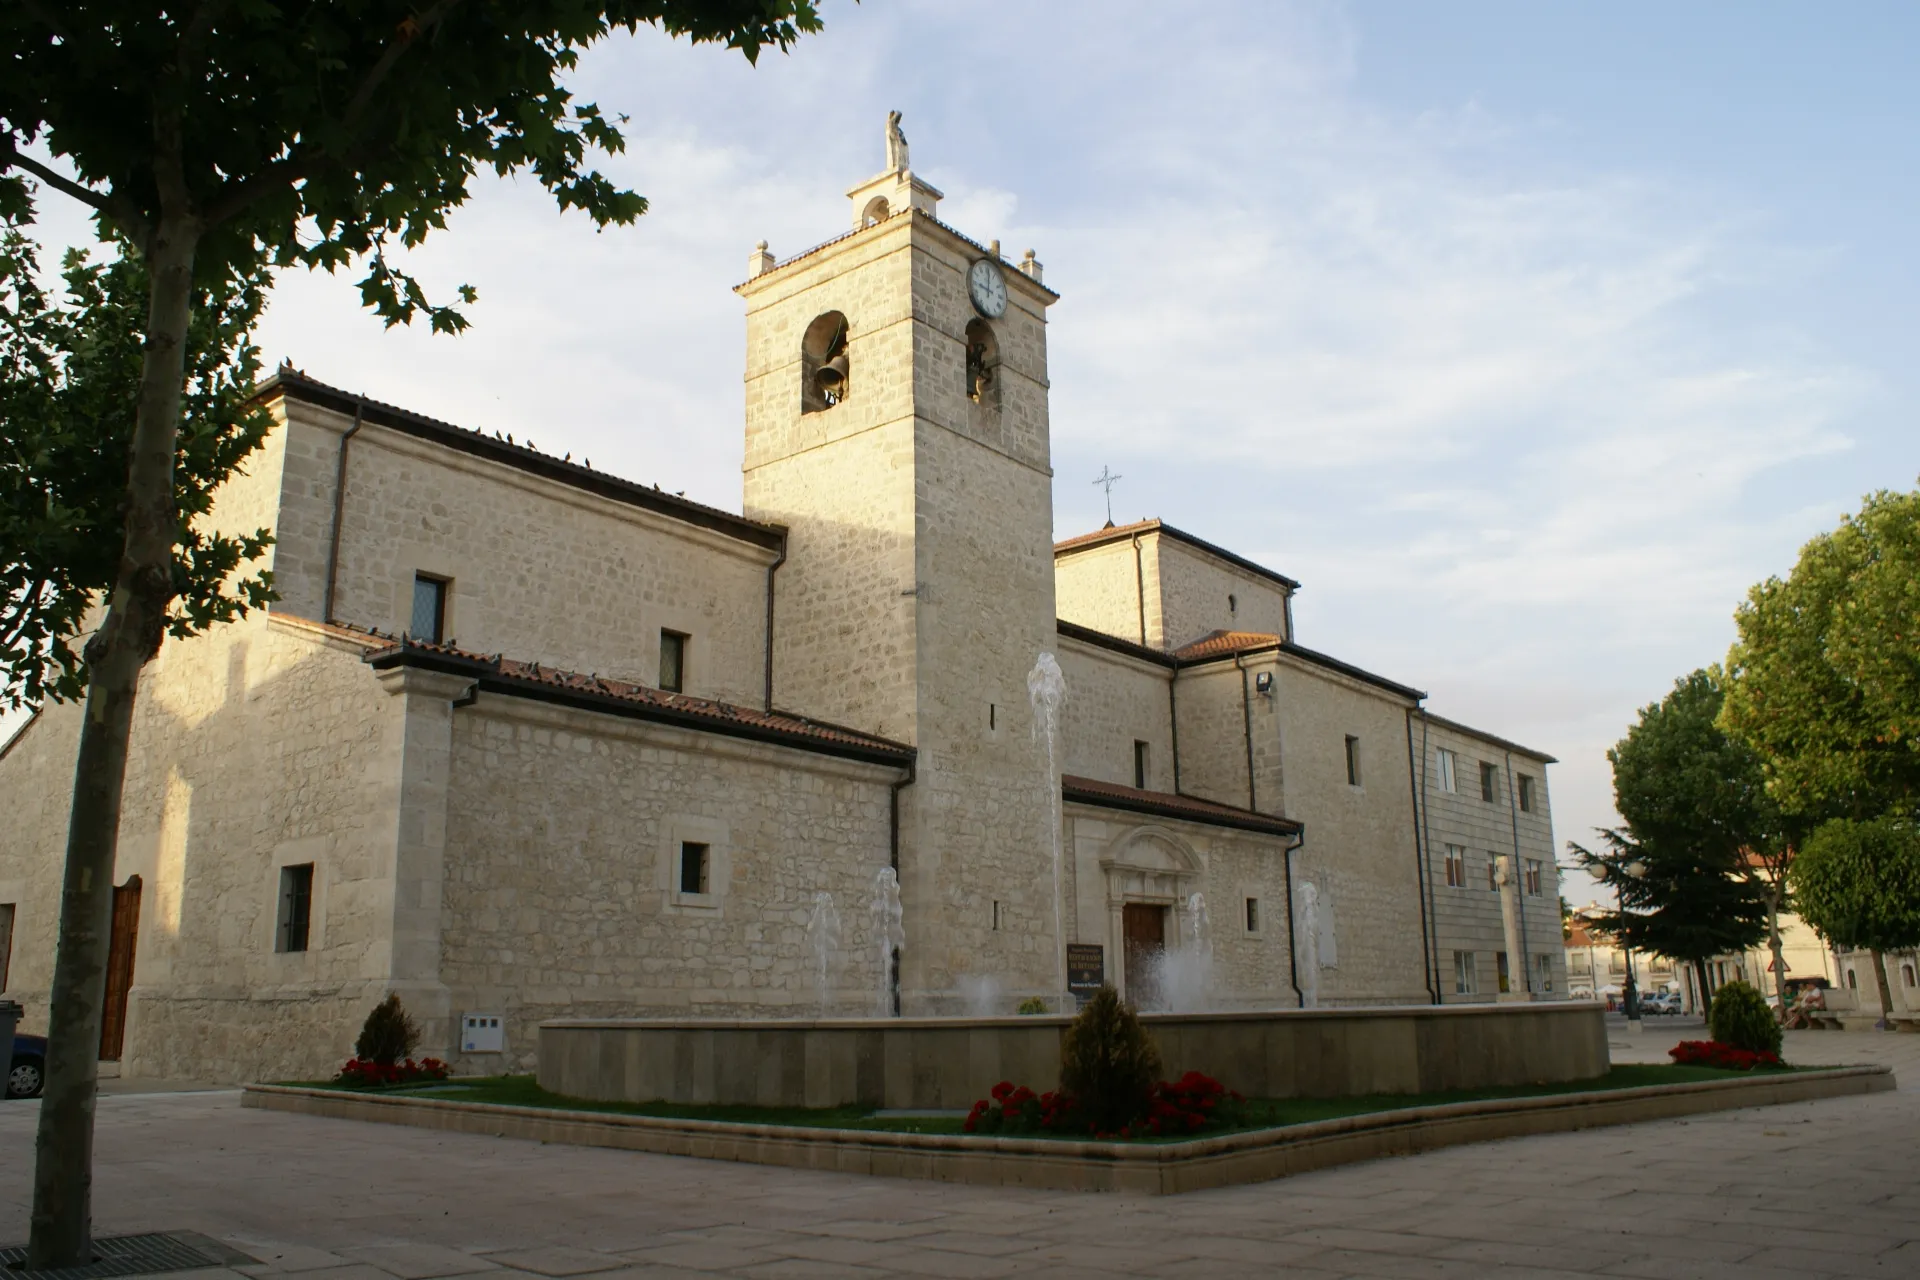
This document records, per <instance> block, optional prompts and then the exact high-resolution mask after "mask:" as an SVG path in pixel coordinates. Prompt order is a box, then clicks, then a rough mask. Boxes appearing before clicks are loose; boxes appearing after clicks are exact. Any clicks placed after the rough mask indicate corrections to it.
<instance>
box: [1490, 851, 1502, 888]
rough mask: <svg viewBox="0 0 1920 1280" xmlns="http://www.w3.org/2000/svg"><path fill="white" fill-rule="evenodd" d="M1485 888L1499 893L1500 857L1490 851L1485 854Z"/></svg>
mask: <svg viewBox="0 0 1920 1280" xmlns="http://www.w3.org/2000/svg"><path fill="white" fill-rule="evenodd" d="M1487 888H1488V889H1490V890H1492V891H1493V892H1494V893H1498V892H1500V855H1499V854H1497V853H1494V852H1492V851H1491V850H1489V851H1488V852H1487Z"/></svg>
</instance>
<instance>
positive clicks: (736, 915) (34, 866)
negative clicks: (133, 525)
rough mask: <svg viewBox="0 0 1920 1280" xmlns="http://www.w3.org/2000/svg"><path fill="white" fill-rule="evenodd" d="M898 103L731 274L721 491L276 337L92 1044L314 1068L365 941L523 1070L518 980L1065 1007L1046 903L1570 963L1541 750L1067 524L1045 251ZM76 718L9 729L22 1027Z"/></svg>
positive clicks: (1469, 961)
mask: <svg viewBox="0 0 1920 1280" xmlns="http://www.w3.org/2000/svg"><path fill="white" fill-rule="evenodd" d="M904 153H905V148H904V141H902V142H901V144H900V147H899V150H898V155H897V157H896V156H895V154H894V152H893V151H892V150H891V149H890V160H892V159H896V158H897V160H898V163H896V164H894V165H893V166H892V167H890V168H889V170H888V172H886V173H883V174H881V175H880V176H878V177H876V178H874V179H871V180H869V181H868V182H865V183H862V184H860V185H859V186H856V187H855V188H854V189H853V190H852V191H851V192H850V193H849V197H850V201H851V209H850V212H851V215H852V227H851V229H850V230H849V231H847V232H846V233H845V234H843V235H841V236H839V237H838V238H836V239H833V240H830V241H828V242H827V243H825V244H823V245H820V246H818V247H816V248H814V249H811V250H809V251H807V252H805V253H803V254H800V255H799V256H797V257H794V258H791V259H788V260H785V261H779V260H776V259H775V258H774V257H773V255H771V254H769V253H767V252H766V250H765V246H764V245H763V246H761V247H760V248H758V249H757V250H756V251H755V253H754V254H753V255H752V258H751V260H750V264H749V271H750V275H749V278H748V280H747V281H746V282H745V283H744V284H741V285H739V286H738V289H737V292H738V293H739V294H740V295H741V297H742V298H743V300H744V302H745V307H746V418H745V431H746V452H745V463H744V485H743V504H742V513H741V514H734V513H732V512H727V511H722V510H717V509H714V508H710V507H706V506H702V505H700V504H697V503H693V502H689V501H686V500H685V499H682V498H679V497H675V496H673V495H669V494H665V493H662V492H660V491H659V489H658V488H657V487H651V486H646V485H642V484H637V483H633V482H630V481H627V480H623V479H620V478H618V477H615V476H612V475H608V474H605V473H603V472H599V471H595V470H593V469H591V468H590V467H588V466H585V465H581V464H575V463H574V462H572V461H571V460H570V459H556V458H553V457H550V456H548V455H545V454H541V453H538V452H535V451H534V450H532V449H531V448H528V447H526V446H524V445H518V444H515V443H513V442H511V441H510V440H507V439H502V438H499V437H497V436H494V435H487V434H482V433H479V432H474V431H469V430H465V429H462V428H460V427H457V426H454V425H451V424H447V423H444V422H440V421H436V420H434V419H432V418H429V417H426V416H423V415H420V414H416V413H413V412H409V411H407V410H403V409H400V408H396V407H393V406H390V405H385V404H380V403H377V402H374V401H370V400H367V399H364V398H363V397H360V396H357V395H354V394H351V393H348V392H345V391H342V390H339V389H337V388H334V387H331V386H328V385H325V384H323V383H320V382H318V381H315V380H313V379H311V378H308V377H306V376H305V375H303V374H300V373H296V372H294V371H293V370H291V369H282V370H281V371H280V372H279V373H278V374H277V375H275V376H274V377H273V378H272V379H270V380H269V381H268V382H267V383H265V384H264V385H263V386H262V388H261V393H260V394H261V395H262V397H263V398H264V400H265V402H266V403H267V404H268V405H269V406H270V407H271V410H272V412H273V414H274V416H275V420H276V427H275V430H274V431H273V433H272V435H271V437H270V439H269V440H268V442H267V444H266V446H265V447H264V448H263V449H262V450H261V451H260V452H259V453H258V454H256V455H255V456H254V457H253V458H252V459H250V460H249V463H248V465H247V469H246V471H245V473H244V474H242V475H236V476H235V477H233V478H232V479H231V480H230V481H229V482H228V483H227V485H226V486H225V487H223V489H222V490H221V492H220V494H219V495H218V502H217V506H216V509H215V511H214V513H213V515H212V517H211V519H212V521H213V522H215V523H216V524H219V525H221V526H223V527H231V528H246V529H252V528H255V527H258V526H261V525H269V526H271V527H272V528H273V529H274V532H275V535H276V539H277V541H276V543H275V545H274V546H273V548H272V549H271V553H270V554H271V556H272V566H271V567H272V569H273V571H274V575H275V583H276V586H277V588H278V591H279V593H280V598H279V600H278V601H276V602H275V603H274V604H273V605H272V606H271V607H270V608H268V609H265V610H262V611H259V612H256V613H255V614H253V615H252V616H250V617H248V618H247V619H245V620H243V621H241V622H239V623H236V624H233V625H231V626H227V627H223V628H221V629H219V630H217V631H215V632H214V633H212V634H210V635H207V636H204V637H201V638H198V639H194V640H191V641H186V642H175V641H171V640H170V641H168V642H167V643H166V645H165V647H164V648H163V649H162V651H161V653H160V655H159V656H158V657H157V658H156V659H155V661H154V662H153V663H152V664H151V665H150V667H149V668H148V670H147V672H146V674H145V676H144V678H143V683H142V689H141V696H140V702H139V708H138V713H137V717H136V724H135V734H134V741H133V750H132V762H131V765H130V768H129V773H128V779H127V786H126V803H125V809H124V813H123V817H122V827H121V843H120V853H119V865H118V868H117V871H116V876H115V879H116V884H117V885H118V886H119V887H118V888H117V889H116V911H115V932H114V947H113V958H112V961H111V963H110V972H109V975H108V1019H107V1027H106V1030H105V1035H104V1037H103V1044H102V1056H103V1058H107V1059H112V1060H118V1061H119V1062H121V1064H122V1068H121V1069H122V1070H123V1071H124V1072H125V1073H127V1074H138V1075H149V1076H184V1077H195V1078H205V1079H242V1078H255V1079H258V1078H301V1077H305V1078H311V1077H313V1076H316V1075H321V1074H325V1073H327V1072H329V1071H331V1070H332V1069H333V1068H334V1067H336V1066H337V1065H338V1062H339V1061H340V1060H341V1059H342V1058H343V1057H344V1056H345V1054H346V1053H347V1052H348V1051H349V1049H350V1046H351V1042H352V1039H353V1036H354V1034H355V1032H356V1031H357V1029H358V1027H359V1024H360V1021H361V1019H362V1018H363V1017H364V1015H365V1012H366V1010H367V1009H368V1008H369V1007H370V1006H371V1005H372V1004H373V1003H374V1002H375V1001H377V1000H378V999H380V998H381V997H383V996H384V995H385V994H386V993H387V992H389V991H394V992H398V993H399V994H400V995H401V997H402V998H403V1000H404V1001H405V1002H406V1004H407V1006H408V1008H409V1009H410V1010H411V1011H412V1012H413V1013H414V1015H415V1017H416V1019H417V1020H418V1021H419V1022H420V1023H421V1025H422V1028H423V1031H424V1033H425V1041H424V1043H423V1045H422V1052H423V1053H432V1054H435V1055H436V1056H440V1057H443V1058H446V1059H448V1060H449V1061H451V1062H453V1063H454V1064H455V1065H456V1068H457V1069H463V1070H475V1071H499V1070H504V1069H524V1068H526V1067H527V1066H528V1065H530V1063H531V1061H532V1053H533V1050H534V1046H535V1040H536V1036H535V1028H536V1027H537V1025H538V1023H539V1022H541V1021H543V1020H546V1019H550V1018H556V1017H621V1016H644V1015H674V1016H729V1015H731V1016H753V1017H761V1016H765V1017H812V1016H819V1015H821V1014H823V1013H825V1014H829V1015H833V1016H861V1015H885V1014H892V1013H896V1012H901V1013H906V1014H922V1013H966V1012H976V1013H978V1012H1012V1010H1013V1008H1014V1006H1015V1004H1016V1003H1018V1002H1019V1001H1020V1000H1022V999H1023V998H1027V997H1032V996H1039V997H1041V998H1042V999H1043V1000H1046V1001H1047V1002H1049V1003H1050V1004H1051V1005H1053V1006H1054V1007H1060V1006H1061V1005H1063V1004H1064V1003H1065V1002H1066V1001H1067V999H1068V997H1067V994H1066V986H1067V978H1068V974H1067V958H1068V955H1069V953H1071V957H1072V960H1073V963H1074V975H1073V976H1074V978H1075V980H1076V981H1080V982H1084V981H1087V980H1091V979H1092V978H1096V977H1097V978H1104V979H1105V980H1108V981H1111V982H1114V983H1115V984H1116V985H1119V986H1120V987H1121V989H1122V990H1123V992H1125V993H1126V994H1127V995H1128V996H1129V997H1130V998H1132V999H1134V1000H1136V1001H1138V1002H1140V1003H1143V1004H1147V1005H1154V1004H1165V1003H1168V1002H1170V1001H1174V1000H1176V999H1187V1000H1191V999H1196V998H1198V999H1204V1000H1205V1001H1206V1002H1207V1003H1208V1004H1209V1005H1210V1006H1211V1007H1216V1008H1276V1007H1280V1008H1287V1007H1296V1006H1300V1005H1307V1004H1314V1003H1319V1004H1363V1003H1370V1004H1414V1003H1430V1002H1446V1001H1455V1000H1490V999H1494V998H1496V997H1497V996H1498V995H1500V994H1501V993H1502V992H1505V993H1506V994H1507V995H1508V996H1509V997H1510V998H1529V996H1530V997H1531V998H1536V999H1540V998H1556V997H1558V996H1560V995H1562V994H1563V993H1564V991H1565V985H1566V984H1565V973H1564V961H1563V960H1562V958H1561V957H1562V948H1561V942H1560V928H1559V918H1558V909H1557V903H1558V885H1557V880H1556V878H1555V871H1554V857H1553V839H1552V830H1551V818H1550V809H1549V806H1548V797H1547V784H1546V765H1547V764H1548V763H1550V758H1549V757H1547V756H1545V755H1542V754H1540V753H1539V752H1536V751H1531V750H1528V749H1526V748H1522V747H1519V746H1517V745H1515V744H1512V743H1509V742H1506V741H1504V740H1502V739H1500V738H1497V737H1494V736H1491V735H1488V734H1486V733H1483V732H1480V731H1477V730H1474V729H1472V728H1469V727H1467V726H1464V725H1461V724H1458V723H1456V722H1453V721H1450V720H1446V719H1443V718H1441V717H1440V716H1438V715H1434V714H1432V713H1430V712H1428V711H1427V710H1426V708H1425V695H1424V694H1423V693H1422V692H1421V691H1420V690H1419V689H1417V688H1414V687H1411V686H1409V685H1406V684H1402V683H1400V682H1398V681H1395V680H1391V679H1388V678H1385V677H1382V676H1379V675H1376V674H1373V673H1370V672H1367V671H1364V670H1361V669H1360V668H1358V667H1355V666H1353V665H1351V664H1349V663H1346V662H1343V661H1341V660H1339V659H1337V658H1334V657H1331V656H1328V655H1326V654H1323V653H1320V652H1318V651H1316V650H1313V649H1310V648H1308V647H1305V646H1303V645H1302V644H1300V643H1299V642H1298V641H1297V639H1296V638H1295V634H1294V594H1295V592H1296V590H1297V589H1298V586H1299V584H1298V583H1296V582H1294V581H1293V580H1292V579H1290V578H1287V577H1286V576H1285V575H1283V574H1280V573H1278V572H1275V571H1274V570H1272V569H1270V568H1267V567H1264V566H1261V565H1258V564H1255V563H1252V562H1251V561H1248V560H1246V559H1244V558H1243V557H1240V556H1238V555H1235V554H1234V553H1232V552H1230V551H1227V550H1225V549H1223V548H1221V547H1218V546H1214V545H1212V544H1210V543H1208V542H1206V541H1204V540H1203V539H1201V538H1199V537H1196V536H1194V535H1192V534H1190V533H1187V532H1184V531H1182V530H1179V529H1176V528H1174V527H1172V526H1171V525H1168V524H1165V523H1163V522H1161V521H1157V520H1149V521H1143V522H1140V523H1137V524H1132V525H1126V526H1120V527H1108V528H1105V529H1101V530H1099V531H1096V532H1093V533H1089V534H1086V535H1084V536H1080V537H1073V538H1069V539H1067V540H1066V541H1064V542H1059V543H1055V541H1054V536H1053V527H1052V525H1053V520H1052V503H1051V484H1052V471H1051V462H1050V452H1049V430H1048V372H1047V341H1046V317H1047V308H1048V306H1049V305H1050V304H1051V303H1052V302H1053V301H1054V299H1055V297H1056V295H1055V294H1054V293H1053V291H1052V290H1051V289H1049V288H1048V287H1047V285H1046V284H1045V283H1044V280H1043V273H1042V269H1041V267H1040V264H1039V263H1038V262H1037V261H1036V260H1035V258H1034V256H1033V255H1032V254H1031V253H1029V254H1028V255H1027V256H1026V258H1025V259H1024V260H1023V261H1022V262H1020V263H1017V264H1016V263H1013V262H1009V261H1006V260H1004V259H1003V258H1002V257H1001V255H1000V253H999V251H998V246H997V244H996V245H992V246H983V245H981V244H978V243H976V242H975V241H973V240H971V239H969V238H967V237H966V236H965V235H963V234H962V233H960V232H959V231H957V230H955V229H954V228H952V227H949V226H947V225H945V224H944V223H942V222H941V221H940V220H939V218H938V216H937V214H938V201H939V199H940V193H939V192H937V191H935V190H934V189H933V188H932V187H930V186H928V185H927V184H926V183H925V182H924V181H922V180H920V179H918V178H916V177H915V176H914V175H913V174H912V172H911V170H910V169H909V168H907V167H906V165H905V163H904ZM78 725H79V713H78V709H77V708H75V707H49V708H47V709H45V710H44V711H43V712H42V713H41V714H39V715H38V716H37V717H35V719H34V720H33V721H32V722H31V723H30V724H29V725H28V726H27V727H26V728H25V729H23V730H22V731H21V733H20V734H19V735H18V736H17V737H16V738H15V740H14V741H13V742H12V744H11V745H10V746H8V747H7V748H6V750H5V752H4V755H0V795H4V796H5V797H6V803H7V805H8V807H9V809H10V811H11V813H10V819H11V821H10V823H9V828H8V833H7V835H6V838H5V841H4V847H0V921H4V923H5V925H6V927H7V932H8V935H9V936H8V944H9V945H8V947H7V949H6V950H5V952H4V953H0V954H5V955H6V956H7V957H8V961H7V963H6V967H5V970H4V973H3V974H0V977H3V978H4V987H5V992H6V994H7V995H8V996H10V997H12V998H15V999H19V1000H21V1001H22V1002H23V1003H25V1004H26V1005H27V1007H28V1025H30V1026H31V1025H33V1024H35V1023H38V1024H40V1025H44V1020H45V1014H46V990H47V987H48V985H49V983H50V979H51V972H52V961H53V951H54V942H55V931H56V927H57V915H58V894H59V883H60V864H61V858H62V856H63V847H64V837H65V828H66V817H67V798H68V795H69V788H70V780H71V773H72V768H73V761H74V754H75V750H76V746H77V741H78ZM894 885H897V890H895V889H894V888H893V887H892V886H894ZM895 902H897V913H898V914H897V917H896V916H895V915H894V914H893V909H892V907H893V904H894V903H895ZM1296 935H1297V936H1296ZM1168 956H1183V957H1186V958H1187V959H1188V960H1189V961H1192V962H1193V964H1190V965H1189V966H1188V967H1187V968H1186V969H1183V970H1181V972H1182V973H1184V974H1185V975H1186V977H1185V978H1184V979H1183V981H1187V982H1188V986H1189V987H1191V986H1192V980H1193V974H1194V973H1195V972H1198V973H1199V975H1200V977H1199V982H1200V989H1199V991H1198V993H1197V995H1196V993H1195V991H1193V990H1185V989H1183V991H1182V992H1175V991H1174V990H1173V978H1172V977H1170V976H1169V975H1170V974H1171V973H1173V967H1172V966H1170V965H1169V964H1168V962H1167V957H1168ZM1194 965H1198V969H1197V970H1195V968H1194V967H1193V966H1194ZM468 1046H471V1048H469V1047H468Z"/></svg>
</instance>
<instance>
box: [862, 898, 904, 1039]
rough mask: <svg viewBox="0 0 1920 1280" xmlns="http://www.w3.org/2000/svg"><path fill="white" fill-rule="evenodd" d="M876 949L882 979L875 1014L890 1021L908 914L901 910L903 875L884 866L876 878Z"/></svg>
mask: <svg viewBox="0 0 1920 1280" xmlns="http://www.w3.org/2000/svg"><path fill="white" fill-rule="evenodd" d="M869 909H870V910H871V911H872V913H873V940H874V946H875V947H876V948H877V949H878V951H879V953H880V957H879V958H880V976H879V979H878V983H879V990H880V997H879V1000H878V1002H877V1004H876V1006H875V1013H876V1014H877V1015H878V1016H879V1017H882V1018H890V1017H892V1016H893V1015H894V1014H895V1013H896V1012H898V1011H897V1010H896V1009H895V1008H894V1007H893V966H894V964H895V957H897V956H898V955H899V954H900V952H901V951H902V950H903V949H905V947H906V945H907V927H906V923H905V915H904V913H903V912H902V910H901V907H900V873H899V872H897V871H895V870H894V869H893V868H892V867H882V868H880V872H879V874H878V875H876V876H874V878H873V905H872V906H871V907H870V908H869Z"/></svg>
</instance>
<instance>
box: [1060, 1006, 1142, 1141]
mask: <svg viewBox="0 0 1920 1280" xmlns="http://www.w3.org/2000/svg"><path fill="white" fill-rule="evenodd" d="M1159 1073H1160V1051H1159V1050H1158V1049H1156V1048H1155V1047H1154V1044H1153V1040H1152V1038H1151V1037H1150V1036H1148V1035H1147V1029H1146V1028H1145V1027H1143V1026H1141V1025H1140V1019H1139V1018H1138V1017H1136V1016H1134V1012H1133V1010H1132V1009H1130V1008H1128V1007H1127V1005H1126V1004H1125V1003H1124V1002H1122V1001H1121V999H1120V993H1119V992H1117V991H1115V990H1114V989H1113V988H1112V987H1110V986H1103V987H1101V988H1100V990H1099V991H1098V992H1096V993H1095V994H1094V997H1093V999H1091V1000H1089V1001H1087V1007H1086V1008H1084V1009H1082V1010H1081V1011H1080V1013H1079V1016H1077V1017H1076V1018H1074V1020H1073V1021H1072V1022H1071V1023H1070V1024H1068V1026H1067V1034H1066V1038H1065V1040H1064V1041H1063V1042H1062V1044H1061V1046H1060V1090H1061V1092H1062V1093H1067V1094H1071V1095H1072V1096H1073V1097H1074V1098H1076V1099H1077V1100H1078V1101H1079V1104H1080V1110H1081V1113H1082V1114H1083V1115H1084V1116H1085V1117H1086V1121H1087V1124H1088V1125H1089V1126H1090V1127H1091V1128H1092V1129H1093V1131H1094V1132H1095V1133H1118V1132H1119V1131H1120V1130H1122V1129H1125V1128H1127V1127H1128V1126H1129V1125H1131V1124H1133V1123H1134V1122H1135V1121H1137V1120H1139V1119H1140V1118H1141V1117H1143V1116H1145V1115H1146V1113H1147V1106H1148V1104H1149V1102H1150V1101H1151V1099H1152V1096H1153V1081H1154V1077H1155V1076H1157V1075H1158V1074H1159Z"/></svg>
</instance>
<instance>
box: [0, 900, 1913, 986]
mask: <svg viewBox="0 0 1920 1280" xmlns="http://www.w3.org/2000/svg"><path fill="white" fill-rule="evenodd" d="M14 910H15V904H14V903H11V902H0V991H5V990H6V989H7V970H8V969H10V968H12V967H13V917H14ZM1907 985H1908V986H1912V985H1913V984H1912V983H1911V982H1909V983H1908V984H1907Z"/></svg>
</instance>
